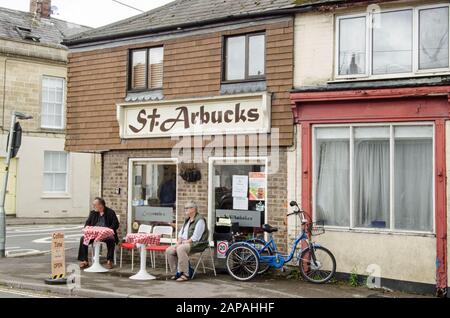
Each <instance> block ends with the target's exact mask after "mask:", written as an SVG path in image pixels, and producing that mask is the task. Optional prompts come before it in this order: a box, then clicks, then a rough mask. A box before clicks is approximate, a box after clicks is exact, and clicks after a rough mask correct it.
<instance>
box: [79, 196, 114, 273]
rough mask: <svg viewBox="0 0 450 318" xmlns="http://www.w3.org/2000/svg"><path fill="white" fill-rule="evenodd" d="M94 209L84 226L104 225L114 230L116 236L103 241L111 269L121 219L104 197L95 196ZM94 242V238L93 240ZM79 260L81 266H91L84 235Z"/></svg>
mask: <svg viewBox="0 0 450 318" xmlns="http://www.w3.org/2000/svg"><path fill="white" fill-rule="evenodd" d="M93 205H94V210H92V211H91V212H90V213H89V217H88V219H87V221H86V223H85V225H84V226H103V227H108V228H110V229H112V230H113V231H114V237H113V236H111V237H108V238H107V239H105V240H104V241H103V242H105V243H106V246H107V248H108V254H107V257H106V259H107V263H106V267H107V268H108V269H111V268H112V267H113V260H114V250H115V247H116V244H117V243H119V237H118V236H117V229H118V228H119V220H118V219H117V216H116V212H114V210H112V209H110V208H108V207H107V206H106V204H105V200H103V199H102V198H95V200H94V202H93ZM89 243H93V240H91V242H89ZM78 260H79V261H80V268H86V267H89V261H88V246H87V245H84V244H83V237H81V239H80V248H79V249H78Z"/></svg>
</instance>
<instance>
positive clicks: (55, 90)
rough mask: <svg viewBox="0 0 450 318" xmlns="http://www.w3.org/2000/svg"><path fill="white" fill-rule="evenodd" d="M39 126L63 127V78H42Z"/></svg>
mask: <svg viewBox="0 0 450 318" xmlns="http://www.w3.org/2000/svg"><path fill="white" fill-rule="evenodd" d="M41 127H43V128H53V129H62V128H64V78H59V77H49V76H45V77H43V78H42V115H41Z"/></svg>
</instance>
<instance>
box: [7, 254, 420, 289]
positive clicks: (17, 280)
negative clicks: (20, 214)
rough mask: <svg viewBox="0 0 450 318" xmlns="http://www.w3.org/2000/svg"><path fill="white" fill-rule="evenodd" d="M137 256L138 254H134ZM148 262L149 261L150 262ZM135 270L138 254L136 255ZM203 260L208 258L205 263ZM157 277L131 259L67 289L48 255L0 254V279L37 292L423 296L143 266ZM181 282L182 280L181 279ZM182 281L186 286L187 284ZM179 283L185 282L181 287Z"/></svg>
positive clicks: (71, 259)
mask: <svg viewBox="0 0 450 318" xmlns="http://www.w3.org/2000/svg"><path fill="white" fill-rule="evenodd" d="M76 255H77V250H76V248H72V249H69V250H67V251H66V267H67V266H68V265H70V264H75V265H78V261H77V260H76ZM137 258H139V257H137ZM149 263H150V262H148V267H150V264H149ZM135 264H136V265H137V266H135V272H136V271H137V270H138V268H136V267H138V266H139V260H138V259H136V261H135ZM205 265H206V266H207V264H205ZM147 269H148V271H149V272H150V273H152V274H153V275H155V276H157V277H158V279H156V280H152V281H133V280H130V279H129V278H128V277H130V276H131V275H133V273H132V272H131V271H130V265H129V264H124V266H123V268H122V269H120V268H119V267H118V266H117V267H115V268H114V269H113V270H112V271H110V272H108V273H86V272H84V271H81V284H80V285H81V288H75V289H73V290H72V291H71V290H69V289H68V288H67V286H65V285H59V286H57V285H46V284H45V283H44V280H45V279H46V278H48V277H49V276H50V255H48V254H47V255H40V256H28V257H23V258H4V259H0V285H4V286H8V287H11V288H21V289H27V290H34V291H42V292H53V293H56V294H59V295H64V296H76V297H92V298H104V297H114V298H115V297H120V298H127V297H132V298H135V297H136V298H140V297H150V298H154V297H156V298H165V297H171V298H223V297H226V298H279V297H281V298H305V297H307V298H318V297H320V298H366V297H383V298H385V297H388V298H404V297H423V296H420V295H412V294H404V293H399V292H386V291H380V290H378V291H377V290H369V289H367V288H366V287H351V286H349V285H347V284H344V283H332V284H325V285H315V284H311V283H307V282H303V281H300V280H293V279H288V278H286V277H285V276H286V275H263V276H260V277H256V278H255V279H253V280H252V281H250V282H239V281H236V280H234V279H233V278H231V277H230V276H229V275H227V274H218V275H217V277H214V276H213V274H212V272H211V271H208V270H207V272H206V274H204V273H203V272H202V271H199V272H198V274H196V277H195V279H194V280H192V281H189V282H184V283H179V282H174V281H171V280H166V279H167V277H166V275H165V270H164V268H162V267H161V268H156V269H152V268H147ZM181 284H182V285H181ZM186 285H187V286H186ZM182 286H184V288H180V287H182Z"/></svg>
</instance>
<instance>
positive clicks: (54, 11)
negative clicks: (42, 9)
mask: <svg viewBox="0 0 450 318" xmlns="http://www.w3.org/2000/svg"><path fill="white" fill-rule="evenodd" d="M50 11H51V12H52V14H56V15H59V13H58V7H57V6H51V7H50Z"/></svg>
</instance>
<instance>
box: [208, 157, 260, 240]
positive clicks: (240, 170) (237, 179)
mask: <svg viewBox="0 0 450 318" xmlns="http://www.w3.org/2000/svg"><path fill="white" fill-rule="evenodd" d="M212 178H213V180H212V184H213V189H214V192H213V197H212V198H213V203H212V204H213V206H212V213H213V215H212V218H211V219H212V220H216V218H217V217H230V218H231V221H232V222H234V223H237V224H236V225H237V226H238V227H239V233H241V235H243V236H245V237H251V236H253V235H256V234H257V233H261V226H262V225H263V224H264V221H265V212H266V189H267V188H266V183H267V178H266V168H265V165H264V164H239V163H233V164H229V163H226V162H215V164H214V174H213V176H212Z"/></svg>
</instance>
